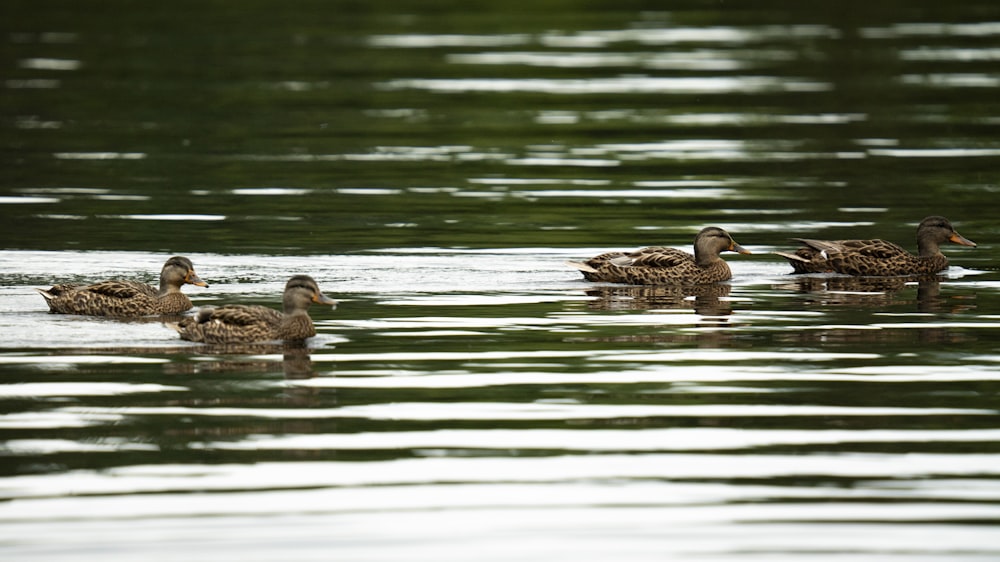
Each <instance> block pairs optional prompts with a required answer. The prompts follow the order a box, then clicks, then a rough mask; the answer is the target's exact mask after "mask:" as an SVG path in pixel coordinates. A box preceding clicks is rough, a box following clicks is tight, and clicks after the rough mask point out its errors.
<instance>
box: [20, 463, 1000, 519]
mask: <svg viewBox="0 0 1000 562" xmlns="http://www.w3.org/2000/svg"><path fill="white" fill-rule="evenodd" d="M291 469H294V475H290V474H289V470H291ZM820 474H822V475H827V476H833V477H838V476H839V477H858V478H887V479H893V480H894V479H899V478H910V479H918V478H920V477H936V478H941V477H950V476H954V477H960V476H969V477H978V478H988V477H997V476H1000V455H993V454H962V455H950V454H927V453H914V454H904V455H893V454H850V453H847V454H828V453H818V454H812V455H780V454H773V455H753V454H747V455H740V456H739V457H736V458H735V459H734V457H733V456H732V455H729V454H718V455H713V454H699V453H694V454H682V453H674V454H655V453H654V454H645V455H642V456H641V457H637V456H636V455H624V454H604V455H565V456H554V457H543V458H530V457H522V458H461V457H452V458H420V459H398V460H387V461H379V462H355V463H351V462H339V463H338V462H309V461H305V460H302V461H298V462H295V463H281V462H266V461H264V462H258V463H248V464H223V465H212V464H192V465H182V464H167V465H132V466H124V467H116V468H111V469H107V470H104V471H101V472H89V471H77V472H74V473H71V474H62V475H60V474H52V475H41V476H33V475H24V476H14V477H7V478H5V479H4V483H3V488H4V490H3V491H4V492H6V493H5V495H6V496H8V497H12V498H19V497H25V498H30V497H32V496H36V495H39V496H45V497H53V496H56V497H57V496H59V495H64V494H74V495H78V496H80V495H88V494H116V493H129V494H133V495H132V496H131V498H132V499H133V500H134V501H135V504H136V506H135V507H138V505H140V504H146V506H147V507H145V508H143V510H152V511H159V510H161V509H168V510H169V509H170V506H169V504H164V503H162V502H160V501H156V502H151V501H148V498H143V497H141V495H139V494H141V493H142V492H153V491H156V492H169V491H188V490H199V491H206V492H209V491H227V490H232V491H236V490H258V491H264V490H282V489H295V488H301V489H308V490H309V491H311V492H316V491H318V490H315V488H321V487H339V486H344V487H347V486H354V487H357V486H380V485H381V486H384V485H393V484H423V485H424V486H430V487H431V488H435V486H434V484H433V483H449V482H450V483H454V484H458V485H459V488H460V487H461V485H462V484H469V483H484V484H489V483H493V485H498V484H499V485H502V484H503V483H515V482H522V483H539V484H540V483H545V484H551V485H558V484H559V483H563V484H569V483H576V484H578V485H579V486H582V488H581V491H583V490H587V491H588V492H591V491H592V492H596V493H600V492H599V490H600V489H602V488H609V487H610V488H617V487H618V486H622V485H625V484H626V483H632V484H635V485H642V484H643V482H642V480H643V479H651V480H655V481H656V482H657V484H660V485H661V486H663V487H661V488H660V489H659V491H658V493H657V494H656V496H655V498H650V499H649V500H647V501H648V502H650V503H651V504H654V505H656V504H658V505H664V504H669V503H672V501H671V500H669V499H667V498H669V497H670V495H671V494H670V488H671V482H669V480H670V479H686V478H693V479H699V480H706V479H713V478H721V479H726V480H730V479H739V478H778V477H788V476H808V477H813V476H815V475H820ZM609 479H610V480H609ZM619 479H620V480H619ZM588 481H590V484H589V485H588ZM679 484H680V485H682V486H683V485H685V483H683V482H681V483H679ZM443 487H445V488H447V487H448V486H447V485H445V486H443ZM725 488H726V493H727V494H734V495H735V496H737V497H743V496H745V494H746V493H747V492H748V491H749V492H750V493H755V492H753V490H754V489H755V486H752V485H751V486H749V487H748V488H744V487H743V486H738V485H733V486H725ZM424 489H426V488H424ZM862 489H863V486H862ZM456 491H457V490H456ZM720 491H721V490H720ZM819 492H822V493H819ZM258 493H259V492H258ZM418 493H420V492H418ZM788 493H789V494H792V495H797V494H796V490H795V489H794V488H792V489H790V490H788ZM799 493H801V494H804V495H806V496H809V495H819V496H820V497H834V498H835V497H837V496H838V495H841V494H840V493H838V492H837V491H836V490H834V489H829V488H826V487H823V488H822V489H817V488H813V489H812V490H811V491H810V490H809V489H806V490H801V491H800V492H799ZM842 494H846V495H848V496H850V495H852V494H851V492H850V490H849V489H848V490H844V491H843V492H842ZM828 495H829V496H828ZM618 497H619V498H621V497H622V496H618ZM486 498H489V499H486ZM39 499H41V498H39ZM205 499H207V498H205ZM493 501H495V498H491V497H490V495H487V496H485V497H484V496H475V497H471V498H467V499H466V500H465V502H466V503H471V504H475V505H483V504H490V503H492V502H493ZM513 501H515V502H517V503H519V504H523V505H531V506H533V507H536V508H537V507H540V505H539V503H538V501H537V500H533V499H531V498H530V497H520V498H517V499H516V500H513ZM673 501H676V500H673ZM257 502H258V503H261V502H260V498H259V496H257ZM11 503H12V502H3V503H0V521H3V522H4V523H5V524H9V523H10V522H12V521H14V520H15V518H20V519H21V520H23V519H33V518H36V517H40V518H46V517H51V516H52V515H53V514H52V513H50V511H49V505H52V506H53V507H55V506H56V505H59V506H61V507H64V508H65V509H67V510H68V511H65V512H63V513H62V514H63V516H64V517H68V516H69V515H70V513H72V512H76V510H79V512H78V513H77V515H78V516H84V517H91V516H93V513H84V510H86V509H88V506H87V502H79V501H72V498H69V499H65V500H56V501H53V502H52V503H51V504H49V502H45V501H36V502H30V503H17V502H15V503H16V505H12V504H11ZM263 503H267V502H263ZM685 503H686V502H685ZM423 506H424V507H426V508H432V507H434V505H433V502H432V504H423ZM109 507H110V506H109ZM190 507H191V506H188V508H190ZM358 507H361V506H355V507H353V508H348V507H347V506H339V505H338V504H332V505H329V506H327V509H330V510H339V509H356V508H358ZM728 507H729V509H732V507H733V506H728ZM756 507H758V508H759V507H763V506H756ZM836 507H838V506H837V505H830V504H826V505H825V507H824V509H831V508H836ZM842 507H843V508H845V509H847V510H848V511H850V512H854V510H852V509H850V508H849V506H842ZM904 507H905V509H903V510H901V513H900V514H899V515H898V517H901V518H903V519H910V518H913V519H923V518H926V517H927V516H928V514H929V513H933V514H935V515H940V516H942V517H944V513H943V512H939V511H936V510H932V511H931V512H929V513H928V512H925V511H922V510H919V509H916V510H914V509H913V506H912V505H909V506H904ZM967 507H969V508H970V509H971V510H972V511H978V510H979V509H983V510H985V512H986V513H989V514H991V516H992V517H1000V506H991V505H986V504H983V505H969V506H967ZM261 509H264V510H267V508H266V507H264V506H261ZM864 511H866V510H862V511H859V512H855V515H858V514H860V513H861V512H864ZM102 513H105V514H106V515H110V514H111V513H113V511H112V512H102ZM730 515H733V514H730ZM842 516H843V515H842V514H835V513H833V512H828V514H827V515H826V517H825V518H827V519H837V518H839V517H842ZM879 516H880V515H875V514H872V515H870V516H869V517H871V518H873V519H875V520H877V518H878V517H879ZM768 517H769V516H766V515H763V514H761V515H760V516H759V518H760V519H766V518H768ZM869 517H865V519H869ZM754 518H755V519H757V518H758V517H754ZM739 519H742V517H739Z"/></svg>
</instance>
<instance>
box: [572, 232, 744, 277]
mask: <svg viewBox="0 0 1000 562" xmlns="http://www.w3.org/2000/svg"><path fill="white" fill-rule="evenodd" d="M726 251H729V252H739V253H741V254H749V253H750V252H749V250H746V249H745V248H743V247H742V246H740V245H739V244H737V243H736V241H735V240H733V237H732V236H730V235H729V233H728V232H726V231H725V230H723V229H721V228H719V227H717V226H709V227H706V228H703V229H702V230H701V232H699V233H698V235H697V236H695V237H694V255H693V256H692V255H691V254H689V253H687V252H685V251H682V250H678V249H676V248H664V247H660V246H655V247H650V248H643V249H641V250H637V251H635V252H629V253H625V252H609V253H606V254H601V255H599V256H595V257H593V258H590V259H589V260H587V261H585V262H582V263H581V262H575V261H570V262H566V264H567V265H569V266H571V267H575V268H576V269H579V270H580V271H581V272H582V273H583V276H584V278H586V279H587V281H604V282H608V283H628V284H630V285H704V284H707V283H716V282H718V281H725V280H727V279H729V278H730V277H732V272H731V271H730V270H729V265H728V264H726V262H725V261H723V260H722V258H720V257H719V254H721V253H722V252H726Z"/></svg>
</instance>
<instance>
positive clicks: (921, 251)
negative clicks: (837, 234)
mask: <svg viewBox="0 0 1000 562" xmlns="http://www.w3.org/2000/svg"><path fill="white" fill-rule="evenodd" d="M793 240H796V241H797V242H801V243H802V244H804V246H803V247H801V248H799V249H797V250H795V253H786V252H775V253H776V254H778V255H779V256H782V257H783V258H785V259H787V260H788V263H790V264H791V266H792V269H793V270H794V273H827V272H833V273H844V274H847V275H856V276H872V277H889V276H900V275H927V274H933V273H937V272H939V271H941V270H943V269H945V268H947V267H948V258H947V257H945V255H944V254H942V253H941V244H944V243H945V242H951V243H952V244H958V245H961V246H971V247H973V248H974V247H976V243H975V242H973V241H971V240H969V239H968V238H965V237H964V236H962V235H960V234H959V233H958V231H956V230H955V227H954V226H952V224H951V222H950V221H949V220H948V219H946V218H944V217H940V216H930V217H927V218H925V219H924V220H922V221H920V224H919V225H918V226H917V255H913V254H911V253H909V252H907V251H906V250H905V249H903V248H902V247H901V246H899V245H897V244H893V243H892V242H888V241H886V240H881V239H874V240H812V239H807V238H794V239H793Z"/></svg>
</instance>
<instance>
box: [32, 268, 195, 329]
mask: <svg viewBox="0 0 1000 562" xmlns="http://www.w3.org/2000/svg"><path fill="white" fill-rule="evenodd" d="M185 283H190V284H191V285H197V286H199V287H208V283H205V282H204V281H202V280H201V279H200V278H199V277H198V275H197V274H196V273H195V272H194V265H193V264H192V263H191V260H189V259H187V258H185V257H182V256H174V257H172V258H170V259H168V260H167V262H166V263H165V264H163V269H162V270H160V287H159V289H157V288H156V287H153V286H152V285H147V284H146V283H138V282H136V281H120V280H115V281H101V282H99V283H94V284H92V285H73V284H62V285H55V286H53V287H52V288H51V289H36V290H37V291H38V292H39V293H41V295H42V297H44V298H45V302H46V303H48V305H49V310H50V311H51V312H58V313H61V314H88V315H92V316H118V317H127V316H149V315H153V314H177V313H181V312H184V311H185V310H188V309H190V308H191V307H192V306H193V305H192V304H191V301H190V299H188V298H187V296H186V295H184V293H182V292H181V286H182V285H184V284H185Z"/></svg>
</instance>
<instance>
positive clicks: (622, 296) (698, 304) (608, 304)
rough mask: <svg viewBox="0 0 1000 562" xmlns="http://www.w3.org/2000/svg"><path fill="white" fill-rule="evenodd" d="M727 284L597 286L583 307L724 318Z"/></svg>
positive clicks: (728, 307)
mask: <svg viewBox="0 0 1000 562" xmlns="http://www.w3.org/2000/svg"><path fill="white" fill-rule="evenodd" d="M731 289H732V287H731V286H730V285H728V284H722V283H719V284H714V285H695V286H691V287H675V286H670V285H643V286H624V287H623V286H614V285H611V286H597V287H592V288H590V289H587V291H586V293H587V295H588V296H591V297H594V300H592V301H589V302H588V303H587V306H588V307H589V308H592V309H595V310H655V309H693V310H694V311H695V312H696V313H698V314H700V315H702V316H728V315H730V314H732V313H733V307H732V303H731V302H730V301H728V300H726V297H728V296H729V292H730V290H731Z"/></svg>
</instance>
